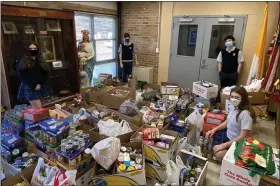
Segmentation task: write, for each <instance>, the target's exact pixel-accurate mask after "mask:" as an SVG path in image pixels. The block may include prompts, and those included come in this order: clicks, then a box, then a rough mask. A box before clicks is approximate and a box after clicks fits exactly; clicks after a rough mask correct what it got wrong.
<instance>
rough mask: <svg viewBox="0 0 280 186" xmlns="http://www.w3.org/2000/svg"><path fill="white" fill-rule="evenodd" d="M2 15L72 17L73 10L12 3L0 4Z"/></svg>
mask: <svg viewBox="0 0 280 186" xmlns="http://www.w3.org/2000/svg"><path fill="white" fill-rule="evenodd" d="M1 15H2V16H19V17H20V16H22V17H44V18H54V19H73V18H74V16H73V15H74V12H73V11H62V10H60V11H59V10H49V9H43V8H30V7H22V6H14V5H1Z"/></svg>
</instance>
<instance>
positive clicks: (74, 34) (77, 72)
mask: <svg viewBox="0 0 280 186" xmlns="http://www.w3.org/2000/svg"><path fill="white" fill-rule="evenodd" d="M73 16H74V15H73ZM73 30H76V24H75V19H73ZM73 38H74V49H73V51H75V54H74V55H75V57H76V69H77V70H76V76H77V78H76V79H77V85H78V90H76V91H77V92H80V88H81V81H80V65H79V59H78V50H77V46H76V41H77V40H76V32H73Z"/></svg>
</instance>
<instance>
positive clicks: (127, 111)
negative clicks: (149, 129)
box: [119, 99, 139, 117]
mask: <svg viewBox="0 0 280 186" xmlns="http://www.w3.org/2000/svg"><path fill="white" fill-rule="evenodd" d="M119 112H120V113H122V114H124V115H127V116H132V117H133V116H136V115H138V114H139V109H138V107H137V105H136V103H135V101H133V100H132V99H128V100H125V101H124V102H123V103H122V104H121V106H120V109H119Z"/></svg>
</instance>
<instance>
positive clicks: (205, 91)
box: [193, 81, 219, 98]
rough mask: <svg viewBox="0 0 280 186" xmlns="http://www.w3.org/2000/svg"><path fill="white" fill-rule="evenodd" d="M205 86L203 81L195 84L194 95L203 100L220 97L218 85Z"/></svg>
mask: <svg viewBox="0 0 280 186" xmlns="http://www.w3.org/2000/svg"><path fill="white" fill-rule="evenodd" d="M204 84H205V83H203V82H202V81H196V82H193V93H194V94H196V95H198V96H200V97H203V98H215V97H217V96H218V91H219V87H218V85H215V84H212V83H207V85H204Z"/></svg>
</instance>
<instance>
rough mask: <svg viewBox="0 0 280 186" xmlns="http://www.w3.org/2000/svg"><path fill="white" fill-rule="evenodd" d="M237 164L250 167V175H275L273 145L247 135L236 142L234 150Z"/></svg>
mask: <svg viewBox="0 0 280 186" xmlns="http://www.w3.org/2000/svg"><path fill="white" fill-rule="evenodd" d="M234 158H235V161H236V162H235V165H237V166H240V167H244V168H246V169H248V173H249V175H250V176H252V177H254V176H255V175H256V174H259V175H262V176H264V175H273V174H274V173H275V163H274V161H273V159H272V158H273V150H272V147H271V146H269V145H266V144H264V143H261V142H259V141H258V140H256V139H254V138H252V137H246V138H244V139H242V140H241V141H239V142H236V148H235V151H234Z"/></svg>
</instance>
